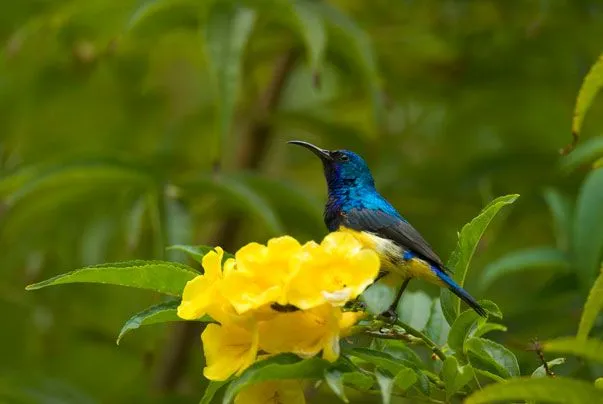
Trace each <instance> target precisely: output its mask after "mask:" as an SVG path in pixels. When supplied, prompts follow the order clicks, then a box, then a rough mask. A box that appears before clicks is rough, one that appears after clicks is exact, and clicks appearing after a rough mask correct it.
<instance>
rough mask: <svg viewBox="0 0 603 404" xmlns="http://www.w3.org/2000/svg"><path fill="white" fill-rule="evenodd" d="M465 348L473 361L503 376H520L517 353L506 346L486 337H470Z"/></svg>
mask: <svg viewBox="0 0 603 404" xmlns="http://www.w3.org/2000/svg"><path fill="white" fill-rule="evenodd" d="M465 350H466V351H467V353H468V354H469V357H470V359H471V363H474V361H477V362H479V363H480V364H481V365H483V366H487V367H488V368H490V369H492V370H493V371H495V372H496V373H497V374H499V375H500V376H502V377H505V378H509V377H514V376H519V365H518V363H517V358H516V357H515V355H514V354H513V353H512V352H511V351H509V350H508V349H507V348H505V347H504V346H502V345H500V344H498V343H496V342H494V341H490V340H488V339H484V338H475V337H474V338H469V339H468V340H467V341H466V342H465Z"/></svg>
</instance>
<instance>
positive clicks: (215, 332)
mask: <svg viewBox="0 0 603 404" xmlns="http://www.w3.org/2000/svg"><path fill="white" fill-rule="evenodd" d="M201 340H202V341H203V352H204V353H205V362H206V364H207V366H206V367H205V369H203V375H204V376H205V377H206V378H207V379H209V380H216V381H220V380H226V379H228V378H229V377H230V376H232V375H233V374H235V373H236V374H237V375H240V374H241V373H242V372H243V371H244V370H245V369H247V368H248V367H249V366H250V365H251V364H252V363H253V362H254V361H255V358H256V356H257V352H258V330H257V327H256V326H255V325H253V326H251V327H247V328H243V327H239V326H238V325H234V324H224V325H221V326H220V325H217V324H208V325H207V327H206V328H205V331H203V334H201Z"/></svg>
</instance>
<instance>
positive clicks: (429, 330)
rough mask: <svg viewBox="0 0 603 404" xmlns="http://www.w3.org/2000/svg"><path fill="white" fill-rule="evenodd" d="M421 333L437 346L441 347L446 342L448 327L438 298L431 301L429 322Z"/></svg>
mask: <svg viewBox="0 0 603 404" xmlns="http://www.w3.org/2000/svg"><path fill="white" fill-rule="evenodd" d="M423 331H424V332H425V334H426V335H427V336H428V337H429V338H431V340H432V341H433V342H435V343H436V344H438V345H442V344H444V343H445V342H446V341H447V340H448V334H449V333H450V325H448V322H447V321H446V319H445V318H444V313H443V312H442V305H441V304H440V298H439V297H437V298H435V299H434V300H433V303H432V305H431V314H430V315H429V320H428V321H427V325H426V326H425V329H424V330H423Z"/></svg>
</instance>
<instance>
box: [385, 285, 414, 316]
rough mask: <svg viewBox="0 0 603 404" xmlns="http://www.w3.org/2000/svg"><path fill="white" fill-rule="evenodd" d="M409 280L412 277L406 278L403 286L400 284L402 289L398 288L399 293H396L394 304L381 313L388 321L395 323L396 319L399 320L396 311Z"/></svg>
mask: <svg viewBox="0 0 603 404" xmlns="http://www.w3.org/2000/svg"><path fill="white" fill-rule="evenodd" d="M408 282H410V278H406V279H404V282H402V286H400V289H398V293H396V298H395V299H394V301H393V302H392V304H391V305H390V306H389V308H388V309H387V310H385V311H384V312H383V313H381V317H383V318H385V319H386V320H387V321H388V322H390V323H392V324H393V323H395V322H396V320H398V314H397V313H396V309H397V308H398V302H399V301H400V298H401V297H402V293H404V290H405V289H406V287H407V286H408Z"/></svg>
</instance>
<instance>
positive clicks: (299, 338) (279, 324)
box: [258, 304, 342, 362]
mask: <svg viewBox="0 0 603 404" xmlns="http://www.w3.org/2000/svg"><path fill="white" fill-rule="evenodd" d="M341 318H342V313H341V309H339V308H338V307H333V306H331V305H330V304H323V305H322V306H318V307H315V308H312V309H309V310H299V311H294V312H290V313H280V314H278V315H277V316H275V317H274V318H273V319H271V320H268V321H262V322H260V323H259V325H258V327H259V334H260V339H259V343H260V348H261V349H262V350H264V351H266V352H269V353H271V354H276V353H283V352H292V353H294V354H296V355H299V356H301V357H305V358H309V357H312V356H314V355H316V354H317V353H319V352H320V351H323V358H325V359H326V360H328V361H331V362H332V361H335V360H336V359H337V358H338V357H339V331H340V330H339V321H340V320H341Z"/></svg>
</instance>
